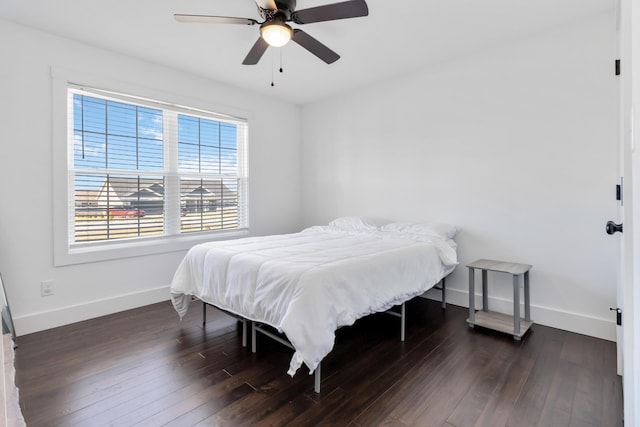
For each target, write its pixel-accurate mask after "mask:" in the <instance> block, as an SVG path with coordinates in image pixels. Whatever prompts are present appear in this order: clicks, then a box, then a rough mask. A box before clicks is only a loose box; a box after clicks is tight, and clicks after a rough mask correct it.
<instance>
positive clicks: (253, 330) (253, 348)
mask: <svg viewBox="0 0 640 427" xmlns="http://www.w3.org/2000/svg"><path fill="white" fill-rule="evenodd" d="M251 352H252V353H255V352H256V322H251Z"/></svg>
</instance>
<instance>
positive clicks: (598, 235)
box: [302, 14, 619, 340]
mask: <svg viewBox="0 0 640 427" xmlns="http://www.w3.org/2000/svg"><path fill="white" fill-rule="evenodd" d="M614 41H615V32H614V19H613V16H612V15H609V14H607V15H602V16H598V17H594V18H591V19H589V20H587V21H583V22H579V23H575V24H573V25H569V26H565V27H563V28H556V29H550V30H548V31H545V32H544V33H542V34H538V35H533V36H530V37H528V38H526V39H523V40H516V41H511V42H509V43H506V44H504V45H502V46H499V47H495V48H493V49H490V50H485V51H482V52H477V53H476V54H474V55H470V56H467V57H465V58H461V59H459V60H456V61H453V62H448V63H443V64H440V65H438V66H434V67H431V68H429V69H425V70H422V71H418V72H414V73H410V74H407V75H405V76H400V77H398V78H396V79H393V80H390V81H385V82H380V83H379V84H377V85H375V86H372V87H368V88H365V89H362V90H358V91H355V92H353V93H348V94H345V95H344V96H342V97H340V98H335V99H330V100H326V101H322V102H318V103H316V104H311V105H308V106H305V107H304V108H303V111H302V131H303V148H302V174H303V175H302V176H303V186H302V200H303V204H302V205H303V225H310V224H321V223H326V222H327V221H329V220H330V219H332V218H334V217H337V216H342V215H364V216H373V217H382V218H388V219H395V220H420V219H429V220H443V221H448V222H451V223H453V224H456V225H458V226H459V227H461V231H460V233H459V235H458V238H457V241H458V244H459V260H460V266H459V267H458V268H457V269H456V271H455V272H454V273H453V275H452V277H451V279H450V280H449V281H448V284H449V286H450V287H451V288H453V289H454V291H453V292H450V298H451V302H453V303H455V304H458V305H463V306H466V305H467V304H468V293H467V287H468V276H467V269H466V268H464V266H465V265H466V264H467V263H469V262H471V261H473V260H474V259H477V258H495V259H501V260H509V261H515V262H523V263H529V264H533V269H532V271H531V283H532V290H531V299H532V317H533V320H534V321H535V322H537V323H541V324H546V325H550V326H554V327H558V328H562V329H567V330H571V331H575V332H579V333H584V334H589V335H593V336H597V337H602V338H606V339H610V340H613V339H615V327H614V323H613V322H614V316H613V315H612V314H611V313H610V312H609V307H613V306H615V304H616V274H617V273H616V271H617V270H616V267H617V265H618V264H617V263H618V261H617V260H618V258H617V252H618V239H617V238H614V237H610V236H608V235H606V234H605V232H604V226H605V223H606V221H607V220H609V219H616V218H617V217H618V208H617V203H616V201H615V200H614V194H615V193H614V189H615V184H616V183H617V180H618V173H619V172H618V163H617V161H618V154H617V142H616V141H617V140H616V123H617V121H616V114H617V111H616V108H617V98H616V96H617V92H616V90H617V89H616V81H615V79H616V78H615V77H614V75H613V64H614V52H615V50H614V47H615V43H614ZM490 280H493V283H495V286H490V295H491V297H492V300H491V301H490V306H492V308H493V309H496V310H498V311H503V312H510V311H511V303H510V302H509V301H511V300H512V297H511V285H510V283H511V282H510V278H509V277H505V276H504V275H503V276H494V275H490Z"/></svg>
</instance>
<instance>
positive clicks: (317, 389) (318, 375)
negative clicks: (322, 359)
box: [313, 363, 321, 394]
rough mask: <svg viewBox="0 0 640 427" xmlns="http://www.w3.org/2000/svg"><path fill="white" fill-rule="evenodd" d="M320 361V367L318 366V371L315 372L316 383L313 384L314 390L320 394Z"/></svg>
mask: <svg viewBox="0 0 640 427" xmlns="http://www.w3.org/2000/svg"><path fill="white" fill-rule="evenodd" d="M320 377H321V374H320V363H318V367H317V368H316V372H315V378H314V384H313V391H315V392H316V393H318V394H320Z"/></svg>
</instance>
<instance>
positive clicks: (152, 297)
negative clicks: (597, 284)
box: [13, 285, 616, 342]
mask: <svg viewBox="0 0 640 427" xmlns="http://www.w3.org/2000/svg"><path fill="white" fill-rule="evenodd" d="M441 295H442V294H441V292H440V291H439V290H435V289H432V290H430V291H428V292H427V293H425V294H424V297H426V298H429V299H434V300H438V301H439V300H440V297H441ZM169 297H170V295H169V286H168V285H167V286H161V287H158V288H154V289H148V290H146V291H142V292H136V293H132V294H127V295H119V296H117V297H114V298H105V299H101V300H95V301H91V302H88V303H86V304H79V305H73V306H69V307H63V308H60V309H57V310H51V311H44V312H40V313H33V314H28V315H24V316H19V317H15V318H14V319H13V322H14V324H15V327H16V333H17V335H26V334H30V333H33V332H38V331H43V330H45V329H51V328H55V327H58V326H63V325H68V324H71V323H75V322H80V321H83V320H88V319H93V318H95V317H99V316H105V315H108V314H113V313H117V312H120V311H124V310H130V309H132V308H137V307H142V306H145V305H149V304H155V303H158V302H162V301H167V300H169ZM447 304H452V305H457V306H460V307H468V306H469V294H468V292H466V291H460V290H457V289H450V288H448V289H447ZM489 305H490V307H491V310H493V311H497V312H500V313H512V312H513V307H512V302H511V301H510V300H506V299H501V298H494V297H491V296H490V297H489ZM481 306H482V298H481V296H479V295H476V307H481ZM520 312H521V313H524V307H522V308H521V310H520ZM531 319H532V320H533V322H534V323H537V324H540V325H544V326H550V327H552V328H558V329H562V330H565V331H570V332H575V333H578V334H583V335H588V336H592V337H596V338H601V339H605V340H608V341H614V342H615V340H616V324H615V322H613V321H611V320H609V319H601V318H597V317H593V316H588V315H584V314H580V313H568V312H564V311H560V310H558V309H554V308H549V307H541V306H537V305H533V304H532V305H531Z"/></svg>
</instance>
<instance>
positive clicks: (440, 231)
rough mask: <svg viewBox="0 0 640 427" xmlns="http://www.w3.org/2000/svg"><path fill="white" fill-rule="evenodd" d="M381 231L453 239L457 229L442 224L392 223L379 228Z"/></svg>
mask: <svg viewBox="0 0 640 427" xmlns="http://www.w3.org/2000/svg"><path fill="white" fill-rule="evenodd" d="M380 230H381V231H390V232H394V233H406V234H420V235H425V236H436V237H442V238H443V239H453V238H454V237H455V235H456V233H457V232H458V229H457V228H456V227H455V226H453V225H450V224H446V223H444V222H392V223H391V224H386V225H383V226H382V227H380Z"/></svg>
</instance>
